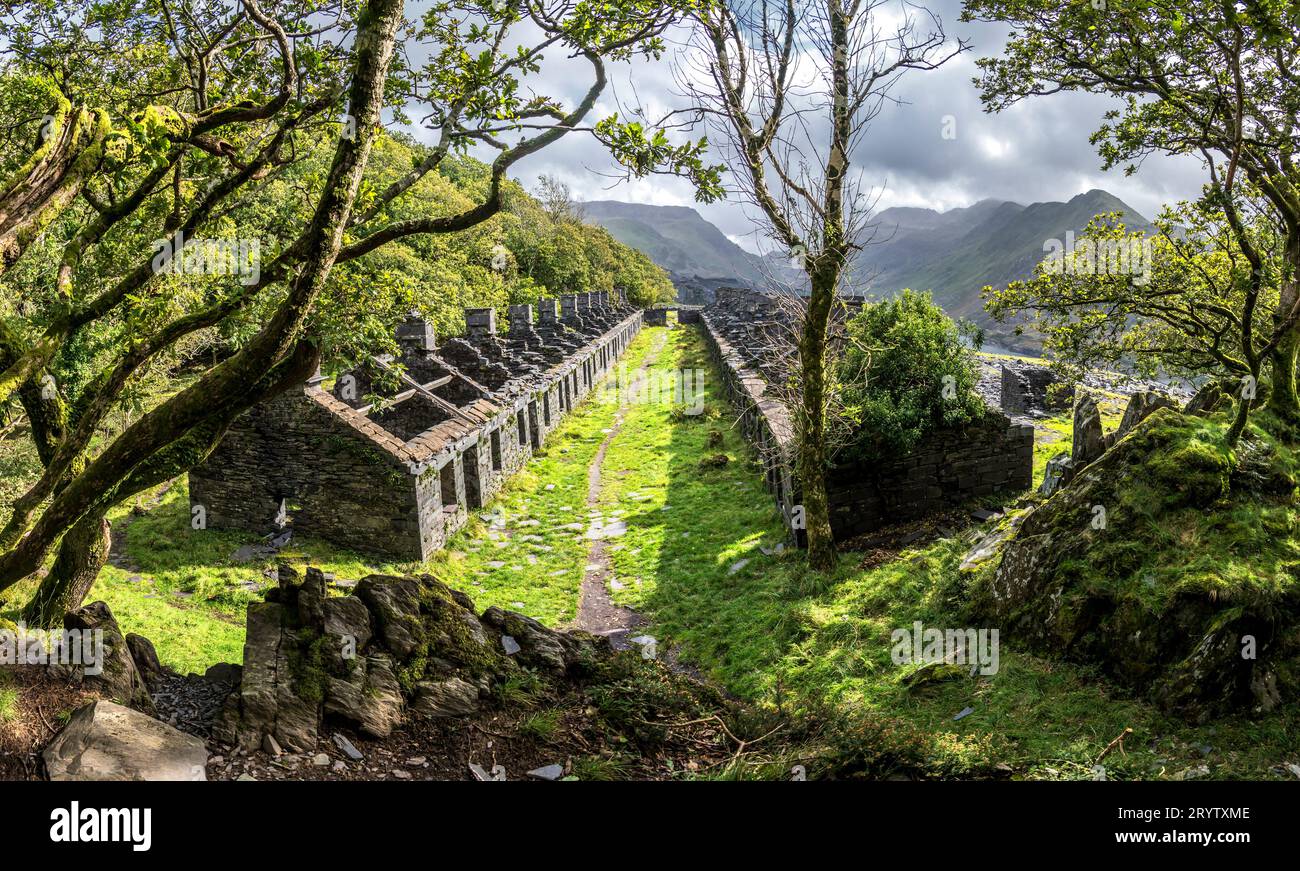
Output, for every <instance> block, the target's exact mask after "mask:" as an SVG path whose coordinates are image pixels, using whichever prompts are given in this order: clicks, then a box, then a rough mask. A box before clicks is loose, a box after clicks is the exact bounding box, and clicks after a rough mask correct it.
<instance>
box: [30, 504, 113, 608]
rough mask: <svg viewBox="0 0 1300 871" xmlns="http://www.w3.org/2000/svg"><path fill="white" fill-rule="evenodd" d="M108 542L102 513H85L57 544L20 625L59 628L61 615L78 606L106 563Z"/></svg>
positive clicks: (107, 525) (107, 526) (108, 538)
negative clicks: (55, 554)
mask: <svg viewBox="0 0 1300 871" xmlns="http://www.w3.org/2000/svg"><path fill="white" fill-rule="evenodd" d="M111 543H112V542H111V534H110V528H109V523H108V519H107V518H106V517H104V515H103V514H102V513H100V512H94V513H91V514H87V515H86V516H85V517H83V518H81V520H79V521H77V523H76V525H75V526H73V527H72V528H71V529H69V530H68V531H67V533H66V534H65V535H64V536H63V539H62V540H61V541H60V542H59V553H58V556H57V557H56V558H55V560H54V565H53V566H51V567H50V573H49V574H48V575H46V576H45V577H44V578H43V579H42V580H41V585H40V587H39V588H37V590H36V593H35V595H33V596H32V598H31V601H29V602H28V603H27V605H26V606H25V607H24V608H23V611H22V618H23V622H25V623H26V624H27V625H28V626H31V627H37V626H39V627H41V628H45V629H52V628H56V627H58V626H61V625H63V615H64V614H66V613H67V612H68V611H75V610H76V609H77V608H80V607H81V603H82V602H83V601H84V600H85V598H86V595H87V594H88V593H89V592H90V588H91V586H92V585H93V584H94V583H95V579H96V578H97V577H99V572H100V570H101V569H103V568H104V564H105V563H106V562H108V552H109V548H110V546H111Z"/></svg>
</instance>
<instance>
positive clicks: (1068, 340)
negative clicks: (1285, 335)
mask: <svg viewBox="0 0 1300 871" xmlns="http://www.w3.org/2000/svg"><path fill="white" fill-rule="evenodd" d="M1217 201H1218V197H1217V196H1215V191H1214V189H1213V188H1211V189H1210V191H1209V192H1208V195H1207V196H1206V197H1204V198H1203V199H1201V200H1198V201H1196V202H1192V203H1186V202H1185V203H1180V204H1179V205H1178V206H1177V207H1176V208H1168V209H1165V210H1164V211H1163V212H1162V213H1161V214H1160V216H1159V217H1157V219H1156V228H1157V232H1156V233H1155V234H1153V235H1151V236H1147V235H1146V234H1144V233H1142V232H1129V231H1128V230H1126V228H1125V227H1124V225H1123V223H1121V221H1120V216H1119V215H1118V214H1113V215H1101V216H1098V217H1096V218H1094V219H1093V221H1092V223H1091V224H1089V226H1088V227H1087V229H1086V230H1085V231H1084V232H1083V234H1082V235H1081V236H1080V238H1079V240H1078V242H1077V244H1076V246H1075V250H1074V251H1072V252H1065V253H1064V254H1063V256H1061V257H1057V258H1049V259H1047V260H1044V261H1043V262H1042V263H1040V264H1039V265H1038V267H1037V268H1036V270H1035V275H1034V277H1033V278H1031V279H1029V280H1026V281H1014V282H1012V283H1011V284H1009V285H1008V286H1007V287H1005V288H1000V289H999V288H993V287H986V288H985V289H984V293H985V296H986V298H987V306H988V309H989V311H990V312H991V313H992V314H993V315H994V317H996V318H998V319H1000V320H1001V319H1005V318H1007V317H1010V316H1019V315H1023V314H1028V315H1029V324H1028V325H1029V326H1030V327H1032V328H1033V329H1035V330H1037V331H1038V332H1039V333H1041V334H1042V336H1043V340H1044V341H1043V344H1044V348H1045V349H1047V350H1049V351H1050V352H1051V356H1052V359H1053V363H1052V365H1053V367H1054V368H1056V369H1058V370H1059V371H1062V372H1063V373H1064V374H1065V375H1066V376H1067V377H1069V378H1071V379H1073V380H1077V379H1079V378H1080V377H1082V376H1083V375H1084V374H1085V373H1086V372H1087V371H1089V370H1090V369H1095V368H1098V367H1100V366H1114V367H1123V368H1129V367H1133V368H1135V369H1136V370H1137V371H1139V372H1141V373H1142V374H1144V375H1146V376H1148V377H1157V376H1164V375H1177V376H1183V377H1186V378H1194V377H1197V376H1200V375H1204V374H1205V373H1207V372H1209V373H1213V374H1214V375H1215V376H1217V377H1218V378H1219V379H1221V380H1222V381H1224V382H1225V383H1227V384H1229V385H1230V390H1231V391H1232V392H1236V393H1238V394H1239V395H1240V396H1241V397H1242V401H1241V402H1240V403H1239V404H1238V406H1237V415H1236V418H1235V420H1234V423H1233V426H1232V428H1231V430H1230V433H1229V441H1230V442H1234V443H1235V441H1236V440H1237V438H1238V437H1239V436H1240V435H1241V433H1242V432H1243V431H1244V429H1245V425H1246V419H1247V415H1248V414H1249V410H1250V407H1251V404H1252V403H1251V402H1250V400H1251V399H1253V398H1254V392H1255V391H1254V386H1255V385H1256V384H1257V383H1258V380H1259V377H1260V368H1261V364H1262V362H1263V361H1264V359H1265V358H1266V357H1267V355H1268V353H1269V351H1270V350H1271V349H1272V347H1273V346H1274V344H1275V342H1276V336H1275V335H1273V334H1272V330H1271V327H1270V323H1271V322H1272V320H1273V317H1274V314H1275V312H1276V309H1277V300H1278V286H1279V283H1280V279H1281V275H1282V272H1283V268H1284V265H1283V263H1282V260H1281V253H1282V252H1281V245H1280V239H1279V234H1278V232H1277V228H1276V227H1275V226H1273V224H1272V222H1271V221H1270V220H1269V219H1268V218H1267V217H1266V209H1267V206H1266V205H1264V204H1262V203H1260V202H1259V200H1258V199H1257V198H1256V199H1250V198H1243V199H1242V200H1241V202H1239V203H1237V204H1236V205H1235V209H1236V214H1238V215H1246V216H1248V217H1246V218H1244V219H1242V220H1241V221H1240V224H1239V227H1234V226H1233V225H1232V223H1231V222H1229V221H1228V219H1227V218H1226V217H1225V215H1224V212H1223V210H1222V209H1221V208H1217V207H1216V206H1215V205H1214V203H1215V202H1217Z"/></svg>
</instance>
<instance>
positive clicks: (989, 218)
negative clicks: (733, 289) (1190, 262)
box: [582, 190, 1152, 350]
mask: <svg viewBox="0 0 1300 871" xmlns="http://www.w3.org/2000/svg"><path fill="white" fill-rule="evenodd" d="M582 207H583V209H584V211H585V213H586V218H587V220H588V221H590V222H592V223H595V224H599V225H600V226H603V227H605V228H606V229H607V230H609V232H610V233H611V234H613V235H614V237H615V238H617V239H618V240H619V241H620V242H623V243H625V244H627V245H631V246H633V247H635V248H640V249H641V250H642V251H644V252H645V253H646V254H647V255H648V256H649V257H650V259H651V260H653V261H654V262H655V263H657V264H659V265H660V266H662V267H663V268H664V269H666V270H668V271H669V272H670V273H671V274H672V277H673V281H674V283H675V284H676V285H677V286H678V290H679V298H682V301H694V300H693V299H691V300H688V299H686V298H684V297H694V296H695V295H696V294H697V291H698V288H699V287H700V286H701V285H702V284H705V285H713V286H716V285H718V284H725V283H728V282H730V283H735V284H744V285H761V284H763V283H764V281H765V280H767V279H768V278H769V277H770V276H772V275H774V274H775V275H776V276H777V277H779V278H782V279H783V280H789V270H788V267H787V266H786V264H785V261H784V259H777V258H773V257H768V258H763V257H760V256H758V255H756V254H753V253H751V252H749V251H746V250H745V249H744V248H741V247H740V246H739V245H737V244H736V243H735V242H732V241H731V240H730V239H729V238H727V236H726V234H724V233H723V232H722V231H721V230H719V229H718V228H717V227H715V226H714V225H713V224H710V223H709V222H708V221H706V220H705V219H704V218H703V217H701V216H700V214H699V213H698V212H696V211H695V210H694V209H692V208H689V207H684V206H651V205H643V204H640V203H623V202H617V201H613V200H600V201H593V202H586V203H583V204H582ZM1106 212H1119V213H1120V214H1121V215H1122V216H1123V221H1124V223H1125V225H1126V226H1127V227H1128V228H1129V229H1132V230H1138V229H1141V230H1150V229H1152V228H1151V223H1150V222H1149V221H1148V220H1147V219H1146V218H1145V217H1143V216H1142V215H1141V214H1139V213H1138V212H1137V210H1135V209H1133V208H1132V207H1130V206H1129V205H1127V204H1126V203H1125V202H1124V201H1123V200H1121V199H1119V198H1118V197H1116V196H1114V195H1113V194H1110V193H1107V192H1106V191H1103V190H1090V191H1088V192H1087V193H1083V194H1079V195H1078V196H1076V197H1073V198H1072V199H1070V200H1069V201H1067V202H1046V203H1033V204H1031V205H1027V206H1026V205H1022V204H1020V203H1015V202H1010V201H1006V200H992V199H988V200H981V201H979V202H977V203H975V204H974V205H971V206H968V207H966V208H960V209H950V210H948V211H946V212H939V211H935V210H934V209H925V208H915V207H895V208H889V209H885V210H883V211H881V212H879V213H878V214H876V215H874V216H873V217H872V220H871V228H870V230H869V231H868V232H869V233H870V234H871V235H872V239H871V241H870V242H868V243H867V244H866V245H865V247H864V249H863V250H862V252H861V254H860V255H859V256H858V258H857V261H856V264H855V269H854V274H855V276H858V278H857V279H856V280H855V284H857V285H858V287H857V289H858V290H863V291H865V292H867V293H868V294H869V295H871V296H879V297H883V296H889V295H891V294H893V293H896V292H897V291H899V290H901V289H903V288H905V287H910V288H912V289H914V290H929V291H931V292H932V293H933V295H934V299H935V301H936V302H937V303H939V304H940V305H941V306H943V308H944V310H945V311H947V312H948V313H949V314H950V315H953V316H954V317H966V318H970V319H971V320H973V321H975V322H976V323H978V324H980V325H981V326H983V327H984V328H985V330H986V332H987V333H988V335H989V337H990V339H991V341H993V342H996V343H998V344H1001V345H1005V346H1007V347H1012V348H1019V349H1024V350H1029V349H1032V348H1033V346H1034V345H1035V344H1036V343H1035V342H1033V341H1032V340H1031V339H1029V338H1028V337H1019V336H1015V335H1014V331H1013V329H1012V328H1011V327H1010V326H1008V325H1004V324H997V323H995V322H993V321H992V320H991V319H990V318H989V317H988V315H987V314H986V313H985V311H984V306H983V301H982V299H981V297H980V290H981V289H982V288H983V287H984V286H985V285H989V284H991V285H994V286H998V287H1001V286H1005V285H1006V284H1007V283H1009V282H1011V281H1014V280H1016V279H1019V278H1026V277H1028V276H1029V275H1031V274H1032V273H1033V269H1034V266H1035V265H1036V264H1037V263H1038V262H1039V261H1040V260H1042V259H1043V256H1044V250H1043V246H1044V243H1045V242H1046V241H1047V240H1049V239H1059V240H1061V242H1062V243H1064V241H1065V239H1066V234H1067V233H1069V232H1071V231H1072V232H1074V233H1075V234H1078V233H1080V232H1081V231H1082V230H1083V228H1084V227H1086V226H1087V225H1088V222H1089V221H1090V220H1092V218H1093V217H1094V216H1096V215H1099V214H1102V213H1106ZM865 241H866V240H865V238H864V242H865Z"/></svg>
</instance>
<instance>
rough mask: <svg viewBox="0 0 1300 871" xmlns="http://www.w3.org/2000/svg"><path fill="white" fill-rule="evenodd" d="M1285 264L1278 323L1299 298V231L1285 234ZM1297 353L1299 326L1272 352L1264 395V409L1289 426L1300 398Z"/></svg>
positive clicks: (1298, 413) (1296, 418)
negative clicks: (1270, 377)
mask: <svg viewBox="0 0 1300 871" xmlns="http://www.w3.org/2000/svg"><path fill="white" fill-rule="evenodd" d="M1286 264H1287V266H1288V267H1289V268H1290V272H1291V274H1290V275H1289V276H1287V278H1286V280H1285V281H1283V283H1282V293H1281V295H1280V297H1279V299H1278V304H1277V312H1276V313H1275V314H1274V315H1273V318H1274V321H1275V322H1276V321H1281V320H1284V319H1285V318H1286V316H1287V315H1288V314H1289V313H1290V311H1291V309H1292V307H1293V306H1294V305H1295V304H1296V300H1297V299H1300V232H1296V231H1292V232H1290V233H1288V234H1287V240H1286ZM1297 351H1300V323H1298V324H1295V325H1293V326H1292V327H1291V329H1290V330H1288V331H1287V333H1286V335H1285V336H1283V337H1282V340H1281V341H1279V342H1278V343H1277V346H1276V347H1275V348H1274V349H1273V354H1272V363H1273V381H1272V387H1271V391H1270V392H1269V396H1268V410H1269V411H1271V412H1273V414H1275V415H1276V416H1277V417H1278V419H1279V420H1281V421H1282V422H1284V423H1286V424H1289V425H1300V396H1297V394H1296V379H1295V367H1296V352H1297Z"/></svg>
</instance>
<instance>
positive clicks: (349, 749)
mask: <svg viewBox="0 0 1300 871" xmlns="http://www.w3.org/2000/svg"><path fill="white" fill-rule="evenodd" d="M334 745H335V746H336V747H338V748H339V749H340V750H342V751H343V752H344V753H345V754H347V757H348V758H349V759H351V760H352V761H353V762H359V761H361V760H362V759H365V758H366V757H365V756H363V755H362V753H361V751H360V750H358V749H357V748H356V745H354V744H353V743H352V742H351V741H349V740H348V739H347V736H346V735H343V734H341V733H339V732H335V733H334Z"/></svg>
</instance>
